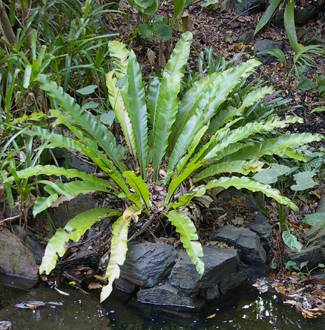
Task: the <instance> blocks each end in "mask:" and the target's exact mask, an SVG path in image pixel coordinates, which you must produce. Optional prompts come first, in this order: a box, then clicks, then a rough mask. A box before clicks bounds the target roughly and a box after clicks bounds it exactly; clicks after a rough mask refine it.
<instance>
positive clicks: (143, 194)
mask: <svg viewBox="0 0 325 330" xmlns="http://www.w3.org/2000/svg"><path fill="white" fill-rule="evenodd" d="M123 176H124V177H125V179H126V181H127V183H128V184H129V185H130V186H131V187H132V188H133V189H134V190H135V192H136V193H137V194H138V195H139V197H140V198H141V199H142V201H143V203H144V205H145V206H146V207H147V208H149V207H150V194H149V189H148V187H147V185H146V183H145V182H144V181H143V180H142V178H141V177H139V176H137V175H136V174H135V173H134V172H132V171H125V172H123Z"/></svg>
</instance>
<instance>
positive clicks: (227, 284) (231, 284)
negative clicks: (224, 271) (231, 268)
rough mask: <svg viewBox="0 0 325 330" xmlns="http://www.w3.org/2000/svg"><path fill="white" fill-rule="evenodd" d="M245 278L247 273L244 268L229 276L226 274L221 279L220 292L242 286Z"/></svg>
mask: <svg viewBox="0 0 325 330" xmlns="http://www.w3.org/2000/svg"><path fill="white" fill-rule="evenodd" d="M245 280H247V274H246V272H245V271H243V270H240V271H238V272H236V273H232V274H229V276H225V277H224V278H223V280H222V281H221V283H220V285H219V288H220V292H221V293H222V294H225V293H226V292H228V291H229V290H231V289H234V288H237V287H238V286H240V285H241V284H242V283H243V282H244V281H245Z"/></svg>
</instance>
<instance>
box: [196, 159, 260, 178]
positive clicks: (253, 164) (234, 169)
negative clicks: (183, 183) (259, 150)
mask: <svg viewBox="0 0 325 330" xmlns="http://www.w3.org/2000/svg"><path fill="white" fill-rule="evenodd" d="M263 165H264V163H263V162H260V161H257V160H248V161H245V160H235V161H233V162H221V163H217V164H212V165H209V166H208V167H207V168H206V169H204V170H203V171H201V172H199V173H198V174H197V175H195V177H194V179H193V182H198V181H201V180H203V179H206V178H208V177H211V176H216V175H218V174H221V173H240V174H244V175H247V174H249V173H255V172H258V171H260V170H261V169H262V167H263Z"/></svg>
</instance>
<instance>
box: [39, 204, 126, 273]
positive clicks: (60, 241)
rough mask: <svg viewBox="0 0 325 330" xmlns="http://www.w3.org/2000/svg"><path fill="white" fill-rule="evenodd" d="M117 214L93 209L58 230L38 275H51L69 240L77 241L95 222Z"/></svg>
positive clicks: (51, 240)
mask: <svg viewBox="0 0 325 330" xmlns="http://www.w3.org/2000/svg"><path fill="white" fill-rule="evenodd" d="M119 214H120V212H119V211H116V210H111V209H106V208H95V209H91V210H88V211H86V212H83V213H80V214H78V215H77V216H75V217H74V218H73V219H71V220H70V221H69V222H68V223H67V224H66V226H65V227H64V229H63V228H60V229H58V230H57V231H56V233H55V234H54V236H53V237H52V238H51V239H50V240H49V242H48V244H47V246H46V249H45V253H44V256H43V259H42V263H41V265H40V268H39V273H40V274H43V273H45V274H47V275H49V274H50V273H51V271H52V270H53V269H54V268H55V266H56V263H57V260H58V257H62V256H63V255H64V254H65V252H66V250H67V244H68V242H69V240H72V241H74V242H77V241H79V240H80V238H81V236H83V235H84V234H85V232H86V231H87V230H88V229H89V228H90V227H91V226H93V225H94V224H95V223H96V222H98V221H100V220H102V219H103V218H106V217H111V216H116V215H119Z"/></svg>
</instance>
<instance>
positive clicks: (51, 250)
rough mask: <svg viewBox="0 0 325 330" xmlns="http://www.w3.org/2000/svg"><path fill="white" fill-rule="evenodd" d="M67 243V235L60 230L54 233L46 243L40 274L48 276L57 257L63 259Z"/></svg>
mask: <svg viewBox="0 0 325 330" xmlns="http://www.w3.org/2000/svg"><path fill="white" fill-rule="evenodd" d="M68 242H69V233H67V232H66V231H65V230H64V229H62V228H60V229H58V230H57V231H56V233H55V234H54V236H53V237H52V238H51V239H50V240H49V242H48V243H47V246H46V249H45V253H44V256H43V259H42V263H41V265H40V267H39V273H40V274H43V273H45V274H47V275H49V274H50V273H51V271H52V270H53V269H54V268H55V266H56V263H57V261H58V259H59V257H63V255H64V254H65V252H66V250H67V244H68Z"/></svg>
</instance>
